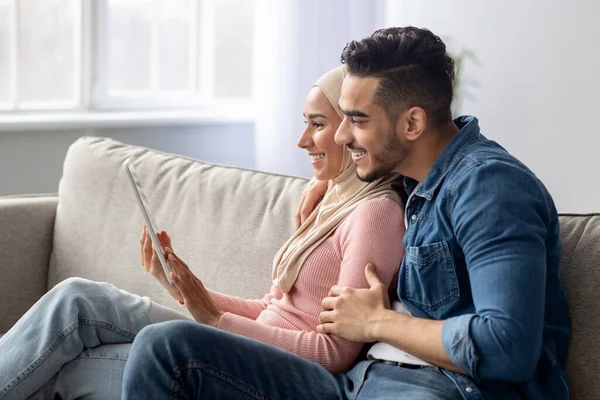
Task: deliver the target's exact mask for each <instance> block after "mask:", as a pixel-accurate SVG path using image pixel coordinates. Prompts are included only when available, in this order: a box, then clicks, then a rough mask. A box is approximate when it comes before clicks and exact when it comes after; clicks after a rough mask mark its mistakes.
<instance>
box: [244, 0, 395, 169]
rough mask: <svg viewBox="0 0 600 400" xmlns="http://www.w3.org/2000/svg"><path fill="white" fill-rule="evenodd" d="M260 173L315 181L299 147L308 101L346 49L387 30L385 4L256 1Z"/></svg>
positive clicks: (350, 0) (342, 0)
mask: <svg viewBox="0 0 600 400" xmlns="http://www.w3.org/2000/svg"><path fill="white" fill-rule="evenodd" d="M256 1H257V7H256V18H257V19H256V34H255V45H254V50H255V53H254V54H255V57H254V60H255V61H254V94H255V110H256V123H255V128H254V129H255V132H254V137H255V152H256V168H257V169H259V170H263V171H269V172H276V173H283V174H291V175H300V176H307V177H309V176H312V168H311V166H310V161H309V159H308V157H307V156H306V154H305V152H304V151H303V150H300V149H298V148H297V147H296V142H297V140H298V137H299V136H300V133H301V132H302V129H303V117H302V112H303V110H304V100H305V99H306V95H307V94H308V92H309V91H310V89H311V87H312V85H313V83H314V82H315V81H316V79H317V78H318V77H319V76H320V75H321V74H323V73H324V72H326V71H328V70H329V69H331V68H334V67H335V66H337V65H338V64H339V63H340V55H341V52H342V49H343V48H344V46H345V44H346V43H347V42H348V41H350V40H353V39H360V38H363V37H365V36H367V35H369V34H371V33H372V32H373V31H374V30H375V29H378V28H381V27H383V23H384V21H385V15H384V10H385V2H384V1H383V0H256Z"/></svg>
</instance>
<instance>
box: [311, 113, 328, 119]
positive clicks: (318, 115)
mask: <svg viewBox="0 0 600 400" xmlns="http://www.w3.org/2000/svg"><path fill="white" fill-rule="evenodd" d="M308 118H309V119H314V118H325V119H327V117H326V116H324V115H323V114H319V113H313V114H308Z"/></svg>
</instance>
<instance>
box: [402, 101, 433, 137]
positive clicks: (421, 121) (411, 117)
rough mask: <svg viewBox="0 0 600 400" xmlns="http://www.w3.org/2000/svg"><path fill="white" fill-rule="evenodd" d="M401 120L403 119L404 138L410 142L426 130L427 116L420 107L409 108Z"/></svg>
mask: <svg viewBox="0 0 600 400" xmlns="http://www.w3.org/2000/svg"><path fill="white" fill-rule="evenodd" d="M401 118H403V119H404V124H403V125H404V137H405V138H406V140H408V141H410V142H412V141H415V140H417V139H419V138H420V137H421V134H422V133H423V132H425V129H426V128H427V115H426V114H425V110H423V108H421V107H411V108H409V109H408V110H406V111H405V112H404V113H403V115H402V116H401Z"/></svg>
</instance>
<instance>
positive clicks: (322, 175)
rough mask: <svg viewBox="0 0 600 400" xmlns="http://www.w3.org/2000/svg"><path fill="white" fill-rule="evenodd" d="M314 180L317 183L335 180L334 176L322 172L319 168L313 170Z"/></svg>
mask: <svg viewBox="0 0 600 400" xmlns="http://www.w3.org/2000/svg"><path fill="white" fill-rule="evenodd" d="M314 170H315V178H316V179H317V180H319V181H329V180H331V179H333V178H335V174H330V173H329V172H327V171H323V170H322V169H321V168H314Z"/></svg>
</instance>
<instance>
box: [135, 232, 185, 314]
mask: <svg viewBox="0 0 600 400" xmlns="http://www.w3.org/2000/svg"><path fill="white" fill-rule="evenodd" d="M157 236H158V240H160V243H161V245H162V249H161V250H162V251H164V249H165V248H166V247H169V248H171V238H170V237H169V235H167V232H165V231H162V232H159V233H157ZM140 246H141V253H142V254H141V263H142V265H143V266H144V269H145V270H146V271H147V272H149V273H150V275H152V276H153V277H154V278H155V279H156V280H157V281H158V282H160V284H161V285H162V286H163V287H164V288H165V289H167V291H168V292H169V294H170V295H171V296H172V297H173V298H174V299H175V300H178V301H180V302H182V301H183V296H181V293H180V292H179V290H178V289H177V288H176V287H173V286H171V285H170V284H169V281H168V280H167V277H166V276H165V273H164V271H163V269H162V266H161V265H160V261H159V260H158V255H157V254H156V250H155V249H154V247H153V246H152V239H151V238H150V234H149V233H148V229H147V228H146V226H145V225H144V228H143V229H142V237H141V238H140Z"/></svg>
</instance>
